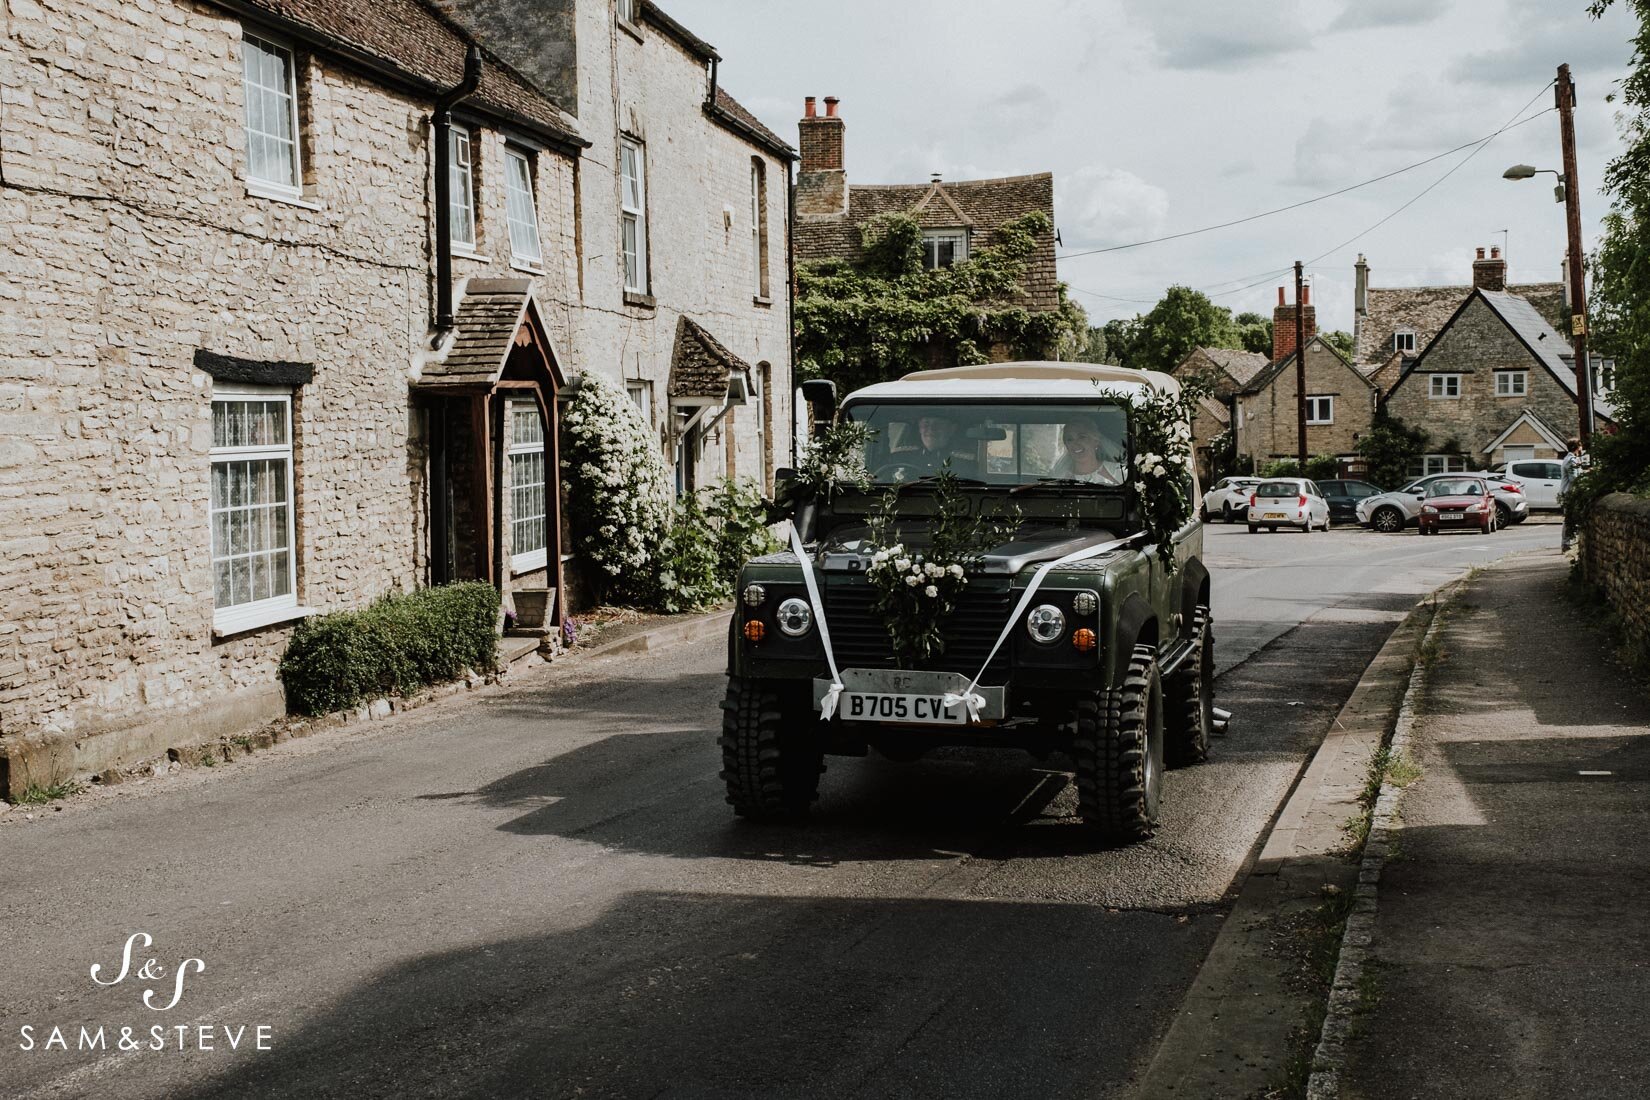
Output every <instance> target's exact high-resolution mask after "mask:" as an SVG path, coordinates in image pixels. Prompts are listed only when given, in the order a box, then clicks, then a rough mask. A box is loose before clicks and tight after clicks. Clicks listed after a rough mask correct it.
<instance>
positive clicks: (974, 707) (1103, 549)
mask: <svg viewBox="0 0 1650 1100" xmlns="http://www.w3.org/2000/svg"><path fill="white" fill-rule="evenodd" d="M1131 537H1132V536H1131ZM1128 541H1129V540H1128V539H1126V538H1123V539H1114V540H1112V541H1111V542H1102V543H1100V544H1099V545H1098V546H1088V547H1084V548H1083V549H1081V550H1073V551H1072V552H1071V553H1069V554H1067V555H1065V556H1064V557H1061V558H1055V559H1054V560H1053V561H1051V562H1048V563H1046V564H1045V565H1043V566H1041V567H1039V568H1038V570H1037V572H1036V573H1033V574H1032V576H1031V583H1030V584H1028V585H1026V590H1025V592H1024V593H1023V594H1022V595H1021V596H1020V602H1019V603H1017V604H1015V605H1014V614H1012V615H1010V616H1009V617H1008V622H1007V623H1005V624H1003V632H1002V633H1001V634H999V635H997V644H996V645H994V646H992V647H991V652H990V653H987V654H986V655H985V664H983V665H981V666H980V671H979V672H978V673H976V674H975V675H974V681H973V682H972V683H971V684H969V685H968V686H967V687H966V688H963V690H962V691H960V692H959V691H948V692H946V693H945V694H944V695H943V696H941V697H940V701H941V702H943V703H944V704H945V706H946V709H947V710H949V709H950V708H952V707H954V706H956V705H957V704H958V703H961V704H963V705H964V706H966V707H967V708H968V720H969V721H970V722H978V721H979V720H980V709H981V708H982V707H984V706H985V696H983V695H981V694H980V693H979V692H977V691H975V690H974V689H975V688H977V687H979V686H980V677H981V676H984V675H985V670H986V669H988V668H990V667H991V659H992V658H993V657H995V656H997V651H998V650H999V649H1001V648H1002V647H1003V642H1005V641H1007V640H1008V636H1009V634H1010V633H1012V632H1013V630H1014V624H1016V623H1018V622H1019V621H1020V616H1021V615H1024V614H1025V613H1026V607H1027V606H1028V605H1029V604H1030V603H1031V597H1033V596H1035V595H1036V594H1037V588H1038V586H1040V585H1041V584H1042V583H1043V578H1044V577H1046V576H1048V573H1049V570H1051V569H1056V568H1058V567H1059V566H1062V565H1070V564H1071V563H1072V562H1075V561H1086V560H1088V559H1089V558H1096V557H1099V556H1100V555H1101V554H1105V553H1109V552H1110V551H1112V550H1116V549H1117V548H1118V547H1120V546H1122V545H1123V544H1124V543H1126V542H1128ZM827 652H829V650H827Z"/></svg>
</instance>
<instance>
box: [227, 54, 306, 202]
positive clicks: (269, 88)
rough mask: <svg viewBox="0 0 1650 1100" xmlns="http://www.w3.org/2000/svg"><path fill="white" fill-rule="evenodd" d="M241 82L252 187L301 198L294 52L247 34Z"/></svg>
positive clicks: (296, 67) (248, 166)
mask: <svg viewBox="0 0 1650 1100" xmlns="http://www.w3.org/2000/svg"><path fill="white" fill-rule="evenodd" d="M241 87H242V90H243V93H244V94H245V97H246V158H247V164H246V179H247V185H248V188H249V189H251V190H253V191H255V192H257V191H262V192H266V193H268V194H270V195H273V196H275V197H277V198H285V199H297V198H301V197H302V196H303V188H304V181H303V169H302V165H301V164H300V163H299V150H298V65H297V61H296V59H295V58H294V56H293V53H292V51H291V50H289V49H287V48H286V47H285V46H280V45H277V44H276V43H274V42H270V41H268V40H267V39H263V38H258V37H256V36H255V35H251V34H245V35H243V36H242V38H241Z"/></svg>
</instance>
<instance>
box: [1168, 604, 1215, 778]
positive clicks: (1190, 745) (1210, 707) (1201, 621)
mask: <svg viewBox="0 0 1650 1100" xmlns="http://www.w3.org/2000/svg"><path fill="white" fill-rule="evenodd" d="M1163 694H1164V700H1163V709H1164V714H1165V717H1166V719H1167V723H1166V725H1167V730H1168V736H1167V737H1165V738H1164V743H1163V755H1164V757H1165V759H1166V761H1167V763H1168V765H1169V767H1171V768H1183V767H1185V766H1186V765H1188V764H1201V763H1203V762H1204V761H1205V760H1207V759H1209V738H1210V737H1211V736H1212V735H1213V734H1214V730H1215V631H1214V622H1213V620H1212V618H1211V617H1210V615H1209V609H1208V608H1207V607H1205V606H1203V605H1201V604H1200V605H1198V608H1197V610H1196V611H1194V612H1193V613H1192V652H1191V653H1190V654H1189V655H1188V656H1187V657H1186V660H1185V661H1184V662H1182V663H1181V665H1180V667H1179V668H1177V669H1175V674H1174V675H1173V676H1172V677H1170V678H1169V681H1168V683H1167V684H1165V685H1164V688H1163Z"/></svg>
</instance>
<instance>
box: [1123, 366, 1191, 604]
mask: <svg viewBox="0 0 1650 1100" xmlns="http://www.w3.org/2000/svg"><path fill="white" fill-rule="evenodd" d="M1101 392H1103V393H1110V394H1112V395H1113V396H1117V397H1119V398H1121V399H1122V400H1123V401H1124V402H1127V403H1129V405H1130V412H1129V424H1130V436H1131V438H1132V440H1133V449H1134V469H1133V470H1132V471H1131V472H1130V475H1129V476H1130V478H1131V479H1132V480H1131V482H1130V484H1131V485H1132V486H1133V488H1134V495H1135V506H1136V510H1137V512H1138V514H1139V516H1140V522H1141V526H1142V527H1143V528H1144V530H1145V533H1146V543H1147V545H1148V546H1154V547H1156V548H1157V556H1158V561H1159V562H1160V563H1161V564H1162V566H1163V569H1164V572H1166V573H1169V574H1170V575H1173V573H1174V572H1175V569H1176V568H1177V565H1176V562H1175V556H1174V536H1175V532H1177V531H1179V530H1180V529H1181V528H1182V527H1184V526H1185V525H1186V523H1187V522H1188V521H1189V520H1190V519H1191V518H1192V514H1193V513H1194V512H1195V511H1196V510H1197V506H1198V504H1199V502H1198V501H1195V500H1193V499H1192V476H1191V468H1190V467H1191V459H1192V420H1193V418H1194V417H1195V416H1196V415H1197V399H1198V398H1199V397H1201V396H1204V395H1205V394H1206V392H1207V391H1206V390H1204V389H1203V387H1202V386H1200V385H1198V384H1196V383H1189V384H1183V385H1182V386H1181V387H1180V389H1179V391H1178V392H1172V391H1168V390H1150V389H1147V390H1142V391H1140V392H1138V393H1135V394H1132V395H1130V394H1124V393H1120V392H1118V391H1115V390H1109V391H1108V390H1106V389H1105V387H1104V385H1103V384H1101Z"/></svg>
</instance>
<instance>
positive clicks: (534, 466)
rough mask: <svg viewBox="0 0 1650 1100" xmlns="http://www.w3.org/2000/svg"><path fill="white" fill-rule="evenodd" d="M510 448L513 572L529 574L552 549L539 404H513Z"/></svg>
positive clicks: (508, 456) (511, 562) (507, 457)
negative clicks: (545, 490)
mask: <svg viewBox="0 0 1650 1100" xmlns="http://www.w3.org/2000/svg"><path fill="white" fill-rule="evenodd" d="M508 414H509V431H510V435H509V439H510V445H509V447H508V448H507V450H506V460H507V461H508V463H509V466H510V570H511V572H514V573H526V572H528V571H529V570H532V569H543V568H544V566H545V562H546V560H547V550H548V548H549V545H550V539H549V534H550V524H549V521H548V519H547V518H546V517H547V515H548V508H547V505H548V503H549V502H548V498H547V497H546V495H545V492H544V417H543V416H541V415H540V414H539V406H538V402H536V401H511V402H510V403H509V407H508Z"/></svg>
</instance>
